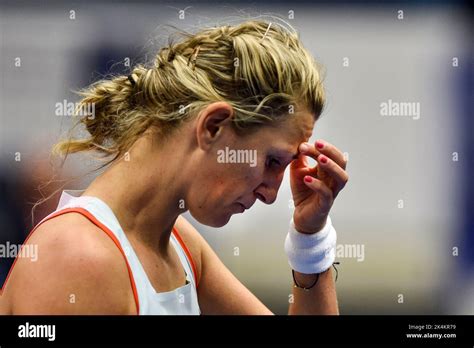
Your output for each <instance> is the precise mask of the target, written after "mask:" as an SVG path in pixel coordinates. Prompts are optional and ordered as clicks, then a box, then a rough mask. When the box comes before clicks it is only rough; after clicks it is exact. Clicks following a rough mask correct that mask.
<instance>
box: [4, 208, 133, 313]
mask: <svg viewBox="0 0 474 348" xmlns="http://www.w3.org/2000/svg"><path fill="white" fill-rule="evenodd" d="M55 220H56V221H55ZM108 238H109V237H108V236H107V235H106V234H105V233H104V232H103V231H102V230H100V229H99V228H98V227H96V226H95V225H93V224H92V223H90V222H89V221H88V220H85V218H84V217H82V216H80V215H78V214H73V213H69V214H65V215H63V216H59V217H57V218H55V219H52V220H50V221H47V222H45V223H44V224H43V225H41V226H40V227H38V229H37V230H36V231H35V232H34V233H33V235H32V236H31V238H30V239H29V240H28V243H27V244H30V245H35V246H37V250H38V257H37V260H36V261H33V260H29V259H27V258H18V259H17V262H16V264H15V267H14V270H12V273H11V277H10V279H9V281H8V284H7V286H6V288H5V290H6V294H5V295H6V296H7V298H8V300H9V303H10V309H11V313H12V314H135V313H136V309H135V308H134V304H133V303H131V301H130V299H133V294H132V293H131V291H132V290H131V287H130V281H129V279H128V272H127V267H126V264H125V261H124V259H123V257H122V255H121V254H120V251H119V250H118V248H117V247H116V246H115V245H114V244H113V242H112V241H111V240H108Z"/></svg>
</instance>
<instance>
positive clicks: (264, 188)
mask: <svg viewBox="0 0 474 348" xmlns="http://www.w3.org/2000/svg"><path fill="white" fill-rule="evenodd" d="M282 180H283V173H282V174H281V175H273V176H272V177H269V178H268V179H266V180H264V181H263V182H262V183H261V184H260V185H258V187H257V188H256V189H255V190H254V193H255V196H256V197H257V198H258V199H259V200H261V201H262V202H263V203H265V204H273V203H274V202H275V200H276V198H277V195H278V190H279V189H280V185H281V182H282Z"/></svg>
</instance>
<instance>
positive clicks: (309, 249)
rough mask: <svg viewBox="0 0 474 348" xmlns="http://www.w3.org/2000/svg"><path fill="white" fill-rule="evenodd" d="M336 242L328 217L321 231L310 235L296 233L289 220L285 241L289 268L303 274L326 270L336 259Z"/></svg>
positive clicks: (334, 231) (334, 232) (293, 225)
mask: <svg viewBox="0 0 474 348" xmlns="http://www.w3.org/2000/svg"><path fill="white" fill-rule="evenodd" d="M336 241H337V235H336V230H335V229H334V227H333V226H332V222H331V218H330V217H329V216H328V217H327V221H326V225H324V227H323V228H322V230H321V231H319V232H317V233H312V234H307V233H301V232H298V231H297V230H296V228H295V224H294V223H293V219H291V221H290V229H289V231H288V234H287V235H286V239H285V253H286V255H287V256H288V263H289V264H290V267H291V268H292V269H294V270H295V271H297V272H300V273H304V274H316V273H322V272H324V271H326V270H328V269H329V268H330V267H331V265H332V264H333V263H334V260H335V258H336Z"/></svg>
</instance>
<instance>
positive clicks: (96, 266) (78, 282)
mask: <svg viewBox="0 0 474 348" xmlns="http://www.w3.org/2000/svg"><path fill="white" fill-rule="evenodd" d="M232 117H233V109H232V107H231V106H230V105H229V104H228V103H225V102H215V103H211V104H209V105H208V106H207V107H206V108H205V109H203V110H202V111H201V112H200V113H199V115H197V116H196V117H195V118H194V119H192V120H190V121H187V122H185V123H184V124H183V125H182V126H181V127H180V128H179V129H176V130H175V131H174V132H172V133H171V134H170V135H168V136H167V137H166V139H164V138H163V136H160V135H159V134H156V131H155V130H154V129H151V128H150V129H149V130H148V131H147V132H146V133H145V134H144V135H143V136H142V137H140V139H139V140H137V142H136V143H135V144H134V145H133V146H132V148H131V149H130V151H129V160H125V159H120V160H117V161H116V162H115V163H114V164H112V165H111V166H110V167H109V168H108V169H107V170H106V171H105V172H104V173H103V174H101V175H100V176H98V177H97V178H96V179H95V180H94V181H93V182H92V183H91V184H90V186H89V187H88V188H87V190H86V191H85V192H84V194H83V195H85V196H95V197H98V198H100V199H102V200H103V201H104V202H105V203H107V204H108V205H109V206H110V207H111V209H112V210H113V211H114V214H115V215H116V216H117V218H118V220H119V221H120V224H121V226H122V228H123V230H124V231H125V232H126V234H127V237H128V239H129V240H130V243H131V244H132V246H133V248H134V250H135V251H136V253H137V255H138V256H139V258H140V261H141V263H142V264H143V267H144V269H145V272H146V273H147V275H148V277H149V278H150V281H151V283H152V285H153V286H154V287H155V290H156V291H158V292H162V291H170V290H173V289H175V288H177V287H179V286H182V285H183V284H184V283H185V276H184V272H183V269H182V265H181V264H180V261H179V258H178V255H177V253H176V251H175V250H174V248H173V247H172V245H171V244H170V241H169V239H170V234H171V230H172V227H173V226H175V227H176V228H177V229H178V230H179V232H180V234H181V236H182V237H183V239H184V241H185V243H186V245H187V246H188V248H189V249H190V251H191V254H192V255H193V259H194V261H195V263H196V267H197V278H198V283H199V286H198V298H199V305H200V308H201V311H202V313H203V314H272V313H271V311H270V310H269V309H268V308H267V307H266V306H265V305H264V304H263V303H261V302H260V301H259V300H258V299H257V297H255V295H253V294H252V293H251V292H250V291H249V290H248V289H247V288H246V287H245V286H244V285H243V284H242V283H241V282H240V281H239V280H238V279H237V278H236V277H235V276H234V275H233V274H232V273H231V272H230V271H229V270H228V269H227V267H226V266H225V265H224V264H223V263H222V262H221V261H220V260H219V258H218V256H217V255H216V253H215V252H214V251H213V250H212V248H211V247H210V246H209V244H208V243H207V242H206V241H205V240H204V239H203V238H202V237H201V235H200V234H199V233H198V232H197V231H196V230H195V229H194V227H192V226H191V224H189V223H188V222H187V221H186V220H185V219H184V218H183V217H181V216H180V214H182V213H183V212H184V211H186V210H189V212H190V213H191V214H192V216H193V217H194V218H196V219H197V220H198V221H199V222H201V223H203V224H206V225H209V226H213V227H220V226H224V225H225V224H226V223H227V222H228V221H229V220H230V218H231V217H232V215H233V214H236V213H239V212H240V211H241V209H242V208H241V205H243V206H245V207H246V208H250V207H251V206H252V205H253V204H254V203H255V201H256V200H257V199H260V200H261V201H262V202H264V203H266V204H272V203H273V202H274V201H275V199H276V197H277V193H278V189H279V187H280V185H281V182H282V179H283V175H284V171H285V168H286V167H287V166H288V165H290V163H291V168H290V174H291V175H290V180H291V188H292V192H293V199H294V201H295V212H294V221H295V226H296V228H297V230H298V231H299V232H301V233H317V232H318V231H319V230H320V229H321V228H322V227H323V226H324V223H325V221H326V218H327V215H328V213H329V210H330V208H331V206H332V204H333V201H334V199H335V197H336V196H337V194H338V193H339V191H340V190H341V189H342V188H343V187H344V185H345V183H346V182H347V180H348V176H347V173H346V172H345V167H346V161H345V160H344V157H343V155H342V153H341V151H340V150H338V149H337V148H336V147H334V146H333V145H331V144H329V143H328V142H325V141H323V143H324V147H323V148H322V149H318V148H316V146H315V144H309V143H306V142H307V141H308V139H309V138H310V137H311V134H312V131H313V127H314V124H315V122H314V117H313V115H311V114H310V113H309V112H307V111H304V110H302V111H299V112H298V113H296V114H294V115H291V116H288V117H286V118H285V121H283V122H281V123H279V124H276V125H273V126H265V127H260V128H259V129H258V131H256V132H250V133H249V134H247V135H244V136H242V135H240V136H239V135H237V134H236V133H235V131H234V130H233V128H232V127H231V119H232ZM304 145H306V146H307V149H304ZM226 146H227V147H229V148H230V149H236V150H237V149H249V150H257V165H256V166H255V167H251V166H249V164H248V163H240V164H235V163H219V162H218V161H217V151H218V150H221V149H225V147H226ZM306 156H310V157H312V158H314V159H316V161H318V163H319V164H318V167H317V168H310V167H309V166H308V163H307V160H306ZM324 158H326V159H327V161H326V163H324V162H323V161H324ZM305 178H306V180H307V181H305ZM310 178H311V180H310ZM183 202H184V203H185V208H183V205H182V203H183ZM28 243H34V244H37V245H38V250H39V257H38V261H37V262H30V261H29V260H27V259H22V258H19V259H18V261H17V263H16V265H15V268H14V271H13V272H12V273H11V275H10V278H9V281H8V283H7V285H6V287H5V288H4V289H3V294H2V296H1V297H0V314H136V307H135V302H134V299H133V293H132V290H131V287H130V280H129V277H128V271H127V268H126V264H125V262H124V259H123V256H122V255H121V254H120V252H119V250H118V248H117V247H116V246H115V245H114V244H113V242H112V241H111V240H110V239H109V237H108V236H107V235H106V234H105V233H103V232H101V231H100V230H99V229H98V228H97V227H96V226H94V225H93V224H92V223H91V222H89V220H87V219H86V218H85V217H83V216H81V215H79V214H76V213H69V214H65V215H62V216H59V217H56V218H54V219H51V220H49V221H47V222H45V223H44V224H42V225H40V227H39V228H38V229H37V230H36V232H35V233H34V234H33V235H32V237H31V238H30V240H29V241H28ZM295 276H296V278H297V281H298V283H299V284H301V285H303V286H307V285H309V284H311V283H312V282H313V281H314V279H315V277H316V275H314V274H301V273H298V272H295ZM290 277H291V274H290ZM292 292H293V295H294V301H293V303H292V304H290V308H289V314H338V306H337V297H336V291H335V286H334V280H333V277H332V271H331V269H329V270H328V271H326V272H323V273H322V274H321V275H320V278H319V281H318V283H317V285H316V286H315V287H314V288H312V289H311V290H310V291H304V290H302V289H298V288H293V289H292ZM71 294H73V295H74V297H75V299H76V301H75V302H74V303H71Z"/></svg>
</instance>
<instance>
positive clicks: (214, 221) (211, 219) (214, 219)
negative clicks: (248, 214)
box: [189, 211, 233, 228]
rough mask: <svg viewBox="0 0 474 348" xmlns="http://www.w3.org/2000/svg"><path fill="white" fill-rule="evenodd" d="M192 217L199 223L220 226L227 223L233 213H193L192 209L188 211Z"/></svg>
mask: <svg viewBox="0 0 474 348" xmlns="http://www.w3.org/2000/svg"><path fill="white" fill-rule="evenodd" d="M189 212H190V213H191V215H192V217H193V218H195V219H196V220H197V221H198V222H199V223H200V224H203V225H206V226H210V227H216V228H217V227H222V226H225V225H227V223H228V222H229V220H230V218H231V217H232V215H233V214H231V213H222V214H216V213H214V214H212V215H210V214H209V215H207V214H206V215H204V214H202V215H201V214H194V213H193V212H192V211H189Z"/></svg>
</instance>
